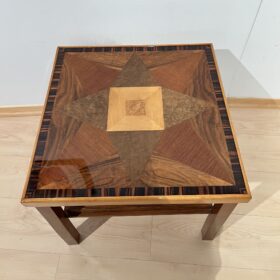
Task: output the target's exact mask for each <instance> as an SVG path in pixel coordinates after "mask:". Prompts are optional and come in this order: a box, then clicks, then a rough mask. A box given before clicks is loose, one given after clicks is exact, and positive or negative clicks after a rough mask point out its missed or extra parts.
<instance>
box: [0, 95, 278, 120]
mask: <svg viewBox="0 0 280 280" xmlns="http://www.w3.org/2000/svg"><path fill="white" fill-rule="evenodd" d="M227 101H228V104H229V106H230V107H232V108H256V109H280V99H269V98H233V97H230V98H227ZM42 110H43V105H30V106H10V107H0V117H18V116H39V115H41V113H42Z"/></svg>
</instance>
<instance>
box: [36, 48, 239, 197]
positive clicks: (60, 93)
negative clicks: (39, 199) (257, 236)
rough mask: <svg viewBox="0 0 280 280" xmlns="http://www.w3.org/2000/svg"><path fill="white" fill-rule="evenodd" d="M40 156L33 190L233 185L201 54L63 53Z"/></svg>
mask: <svg viewBox="0 0 280 280" xmlns="http://www.w3.org/2000/svg"><path fill="white" fill-rule="evenodd" d="M43 162H44V164H43V165H42V168H41V169H40V171H39V176H38V177H39V180H38V189H64V190H66V191H67V190H71V189H87V190H90V189H95V188H99V189H100V188H101V189H112V188H114V190H115V195H119V194H120V189H121V188H128V189H129V188H131V189H133V190H135V188H138V187H145V188H149V187H151V188H155V187H159V188H170V187H180V186H185V187H199V188H203V187H209V186H214V187H217V186H223V187H230V186H233V185H234V184H235V179H234V176H233V172H232V166H231V161H230V157H229V152H228V148H227V144H226V138H225V133H224V130H223V123H222V121H221V116H220V112H219V108H218V106H217V100H216V97H215V92H214V87H213V82H212V79H211V76H210V71H209V65H208V62H207V57H206V55H205V52H204V51H203V50H177V51H164V52H160V51H132V52H112V53H102V52H100V53H98V52H81V53H74V52H73V53H71V52H69V53H66V54H65V55H64V60H63V65H62V72H61V77H60V82H59V86H58V90H57V94H56V99H55V103H54V106H53V109H52V118H51V122H50V127H49V133H48V137H47V139H46V146H45V149H44V153H43ZM127 192H128V191H127Z"/></svg>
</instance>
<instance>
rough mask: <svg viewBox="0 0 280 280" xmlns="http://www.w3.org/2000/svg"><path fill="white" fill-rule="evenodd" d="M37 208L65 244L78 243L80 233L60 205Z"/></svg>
mask: <svg viewBox="0 0 280 280" xmlns="http://www.w3.org/2000/svg"><path fill="white" fill-rule="evenodd" d="M37 210H38V211H39V212H40V213H41V215H42V216H43V217H44V218H45V219H46V220H47V221H48V223H49V224H50V225H51V226H52V227H53V229H54V230H55V231H56V232H57V234H58V235H59V236H60V237H61V238H62V239H63V240H64V241H65V242H66V243H67V244H69V245H74V244H78V243H79V240H80V234H79V232H78V231H77V229H76V228H75V227H74V226H73V224H72V223H71V221H70V220H69V218H68V217H67V216H66V214H65V212H64V211H63V209H62V208H61V207H37Z"/></svg>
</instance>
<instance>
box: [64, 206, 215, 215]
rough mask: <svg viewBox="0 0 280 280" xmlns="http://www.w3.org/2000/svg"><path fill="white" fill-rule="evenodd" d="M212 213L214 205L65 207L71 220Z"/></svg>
mask: <svg viewBox="0 0 280 280" xmlns="http://www.w3.org/2000/svg"><path fill="white" fill-rule="evenodd" d="M211 211H212V204H199V205H195V204H194V205H176V204H174V205H137V206H135V205H124V206H95V207H93V206H91V207H78V206H77V207H71V206H69V207H65V213H66V215H67V216H68V217H69V218H79V217H95V216H143V215H174V214H175V215H178V214H209V213H211Z"/></svg>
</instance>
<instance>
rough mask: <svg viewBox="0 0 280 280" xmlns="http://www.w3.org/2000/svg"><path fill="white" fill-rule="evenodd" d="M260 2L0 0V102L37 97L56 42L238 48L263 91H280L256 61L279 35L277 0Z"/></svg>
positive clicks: (29, 101)
mask: <svg viewBox="0 0 280 280" xmlns="http://www.w3.org/2000/svg"><path fill="white" fill-rule="evenodd" d="M263 2H264V3H263V4H262V5H261V9H260V12H259V14H258V10H259V7H260V4H261V0H246V1H245V0H235V1H231V0H211V1H210V0H142V1H140V0H138V1H137V0H134V1H131V0H119V1H116V0H99V1H97V0H96V1H93V0H92V1H90V0H83V1H75V0H48V1H44V0H41V1H40V0H25V1H21V0H0V40H1V44H0V105H24V104H41V103H42V102H43V99H44V96H45V93H46V88H47V84H48V79H49V76H50V71H51V65H52V60H53V56H54V52H55V48H56V46H57V45H102V44H159V43H163V44H164V43H189V42H213V43H214V46H215V47H216V48H222V49H229V50H230V51H231V52H232V53H233V54H234V55H235V56H236V57H237V58H240V57H241V55H242V54H243V57H242V61H243V62H244V63H245V65H246V64H248V67H249V68H250V69H251V71H252V72H253V73H254V74H255V75H256V76H260V77H262V82H263V83H264V85H265V86H268V90H269V92H270V95H271V96H272V97H280V93H279V92H277V89H276V87H275V85H274V82H273V84H270V77H269V75H267V76H265V77H264V76H262V75H263V71H265V72H266V73H267V70H265V69H263V67H260V65H259V63H255V59H256V58H259V57H260V56H263V53H262V52H263V51H264V50H269V49H270V48H271V46H272V45H273V44H274V41H273V39H274V36H276V33H277V32H278V34H279V24H278V26H273V22H274V21H277V20H278V22H279V18H277V15H276V13H278V14H279V15H280V10H279V9H278V11H276V9H275V10H273V8H270V9H271V10H272V12H274V14H275V17H276V19H274V20H269V13H270V11H269V7H271V4H273V2H275V3H276V4H277V5H278V7H279V3H277V0H274V1H270V0H266V1H263ZM262 9H263V10H262ZM257 15H258V16H257ZM256 16H257V17H256ZM255 19H257V20H256V22H255ZM254 23H255V24H254ZM263 24H269V26H270V28H271V29H270V31H269V32H270V35H267V34H266V35H267V37H268V38H269V39H270V41H269V42H268V44H266V43H265V42H263V43H262V44H260V43H257V46H256V47H255V48H256V49H254V46H255V43H254V42H259V41H260V37H262V36H263V32H265V30H264V28H263ZM252 26H254V28H253V30H251V29H252ZM256 28H258V29H256ZM251 31H252V32H251ZM250 32H251V33H250ZM249 34H251V36H249ZM274 34H275V35H274ZM248 38H249V40H248ZM278 43H279V41H278ZM245 47H246V48H245ZM244 48H245V49H244ZM258 48H259V49H260V51H258ZM275 48H276V49H277V48H278V50H279V44H278V46H276V47H275ZM275 54H276V57H271V56H269V55H268V56H266V57H265V58H264V60H265V63H266V66H267V65H268V66H269V65H270V63H272V64H273V65H274V64H276V62H277V61H278V65H279V64H280V63H279V59H280V56H279V54H278V56H277V53H276V51H275ZM262 63H263V62H262ZM273 67H275V70H276V71H277V70H279V68H278V69H277V66H271V69H272V68H273ZM227 68H228V69H229V68H230V66H228V67H227ZM278 74H279V73H278ZM233 76H236V74H234V75H233ZM275 77H276V73H275ZM232 81H233V84H234V79H233V78H232ZM236 95H238V92H237V93H236ZM250 95H252V96H253V95H254V93H253V92H250Z"/></svg>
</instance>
